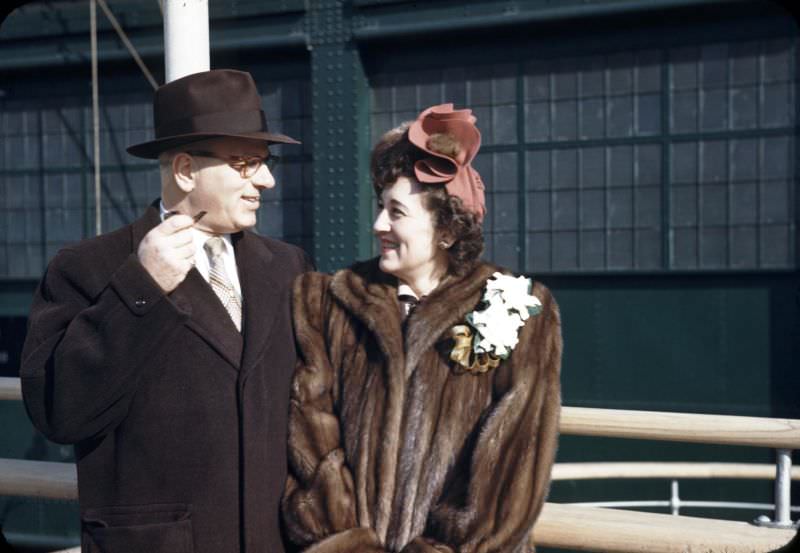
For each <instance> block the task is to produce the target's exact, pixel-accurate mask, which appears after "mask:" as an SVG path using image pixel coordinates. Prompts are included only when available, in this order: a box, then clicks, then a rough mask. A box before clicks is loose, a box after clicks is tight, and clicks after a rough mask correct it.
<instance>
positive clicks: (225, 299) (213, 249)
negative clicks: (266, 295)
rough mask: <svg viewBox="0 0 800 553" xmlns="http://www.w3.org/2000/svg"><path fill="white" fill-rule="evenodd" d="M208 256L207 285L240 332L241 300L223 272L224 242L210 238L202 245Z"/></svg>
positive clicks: (219, 238) (218, 237)
mask: <svg viewBox="0 0 800 553" xmlns="http://www.w3.org/2000/svg"><path fill="white" fill-rule="evenodd" d="M203 249H204V250H205V251H206V254H208V265H209V271H208V283H209V284H210V285H211V288H212V289H213V290H214V293H215V294H217V297H218V298H219V300H220V301H221V302H222V305H223V306H224V307H225V310H226V311H227V312H228V315H230V316H231V320H232V321H233V324H235V325H236V329H237V330H238V331H240V332H241V330H242V298H241V297H240V296H239V294H238V293H237V292H236V289H235V288H234V287H233V284H231V280H230V279H229V278H228V274H227V273H226V272H225V255H224V254H225V241H224V240H223V239H222V237H221V236H212V237H211V238H209V239H208V240H206V243H205V244H204V245H203Z"/></svg>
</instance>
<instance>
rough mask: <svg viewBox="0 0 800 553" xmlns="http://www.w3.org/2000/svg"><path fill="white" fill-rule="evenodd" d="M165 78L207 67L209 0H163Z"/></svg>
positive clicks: (203, 69) (208, 66) (167, 80)
mask: <svg viewBox="0 0 800 553" xmlns="http://www.w3.org/2000/svg"><path fill="white" fill-rule="evenodd" d="M162 1H163V7H164V64H165V73H166V82H170V81H174V80H175V79H180V78H181V77H185V76H186V75H191V74H192V73H199V72H201V71H208V70H209V69H210V63H209V45H208V0H162Z"/></svg>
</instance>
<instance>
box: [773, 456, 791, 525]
mask: <svg viewBox="0 0 800 553" xmlns="http://www.w3.org/2000/svg"><path fill="white" fill-rule="evenodd" d="M775 456H776V461H775V523H776V524H777V525H780V526H787V527H788V526H791V525H792V516H791V510H790V509H791V505H792V503H791V501H792V498H791V489H792V450H791V449H777V450H775Z"/></svg>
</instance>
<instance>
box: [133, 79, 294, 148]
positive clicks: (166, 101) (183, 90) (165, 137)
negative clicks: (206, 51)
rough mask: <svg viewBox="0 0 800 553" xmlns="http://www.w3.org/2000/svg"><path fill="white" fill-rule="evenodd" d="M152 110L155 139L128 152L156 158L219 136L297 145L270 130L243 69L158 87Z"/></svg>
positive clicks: (258, 97)
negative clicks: (184, 146)
mask: <svg viewBox="0 0 800 553" xmlns="http://www.w3.org/2000/svg"><path fill="white" fill-rule="evenodd" d="M153 114H154V119H155V126H156V138H155V140H151V141H149V142H144V143H142V144H135V145H133V146H130V147H129V148H128V153H129V154H131V155H134V156H136V157H143V158H146V159H156V158H158V156H159V154H161V152H165V151H167V150H171V149H172V148H176V147H178V146H182V145H184V144H189V143H191V142H197V141H199V140H206V139H208V138H219V137H234V138H248V139H252V140H260V141H264V142H267V143H274V142H282V143H284V144H300V142H298V141H297V140H295V139H294V138H290V137H288V136H286V135H283V134H277V133H271V132H269V129H268V128H267V119H266V117H265V116H264V112H263V111H262V110H261V97H260V96H259V95H258V90H257V89H256V83H255V82H254V81H253V77H251V76H250V73H246V72H244V71H235V70H233V69H215V70H213V71H203V72H202V73H195V74H193V75H187V76H186V77H182V78H180V79H177V80H175V81H172V82H170V83H167V84H165V85H163V86H160V87H158V90H156V93H155V97H154V99H153Z"/></svg>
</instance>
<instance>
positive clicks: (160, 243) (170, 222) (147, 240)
mask: <svg viewBox="0 0 800 553" xmlns="http://www.w3.org/2000/svg"><path fill="white" fill-rule="evenodd" d="M193 225H194V220H193V219H192V218H191V217H189V216H188V215H174V216H172V217H170V218H169V219H167V220H166V221H163V222H162V223H161V224H160V225H158V226H157V227H155V228H154V229H152V230H151V231H150V232H148V233H147V234H146V235H145V237H144V238H143V239H142V243H141V244H139V251H138V252H137V255H138V256H139V261H140V262H141V264H142V265H143V266H144V268H145V269H146V270H147V272H148V273H150V276H151V277H153V280H155V281H156V283H158V285H159V286H160V287H161V289H162V290H163V291H164V292H165V293H167V294H168V293H170V292H172V291H173V290H174V289H175V288H177V287H178V285H179V284H180V283H181V282H183V279H185V278H186V274H187V273H188V272H189V271H190V270H191V269H192V267H193V266H194V243H193V238H192V226H193Z"/></svg>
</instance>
